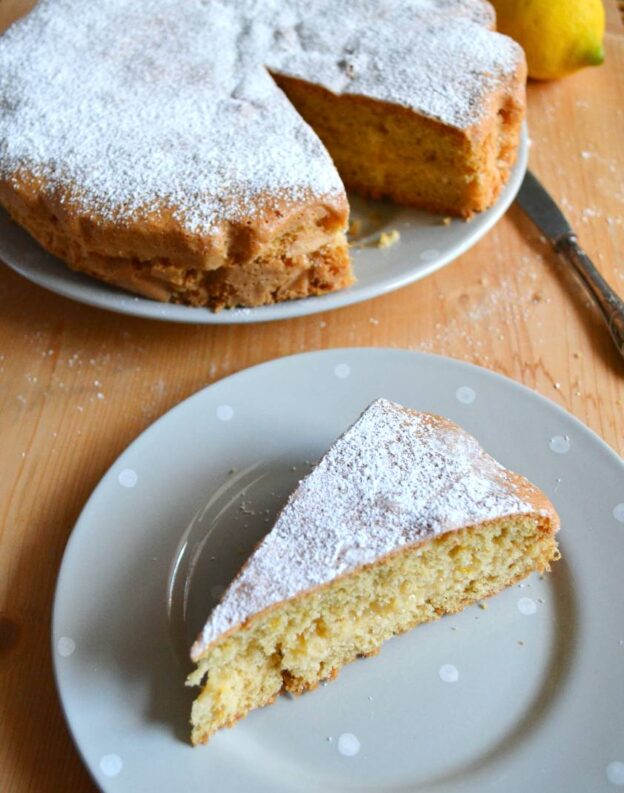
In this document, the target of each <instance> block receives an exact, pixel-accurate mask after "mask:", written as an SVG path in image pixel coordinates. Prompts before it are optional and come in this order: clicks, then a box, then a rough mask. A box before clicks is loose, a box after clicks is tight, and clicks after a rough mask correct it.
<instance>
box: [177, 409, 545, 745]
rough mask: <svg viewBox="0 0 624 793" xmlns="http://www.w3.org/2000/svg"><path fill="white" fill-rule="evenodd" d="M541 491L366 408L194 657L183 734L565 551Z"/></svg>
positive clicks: (304, 487) (456, 438)
mask: <svg viewBox="0 0 624 793" xmlns="http://www.w3.org/2000/svg"><path fill="white" fill-rule="evenodd" d="M558 527H559V520H558V517H557V514H556V513H555V510H554V508H553V506H552V504H551V503H550V502H549V500H548V499H547V497H546V496H545V495H544V494H543V493H542V492H541V491H540V490H538V489H537V488H536V487H535V486H534V485H532V484H531V483H530V482H528V481H527V480H526V479H524V478H523V477H522V476H519V475H518V474H514V473H512V472H510V471H508V470H506V469H505V468H503V467H502V466H501V465H500V464H499V463H497V462H496V461H495V460H494V459H493V458H492V457H490V456H489V455H488V454H487V453H486V452H485V451H484V450H483V449H482V448H481V447H480V445H479V444H478V442H477V441H476V440H475V439H474V438H473V437H472V436H471V435H468V434H467V433H466V432H465V431H464V430H462V429H461V428H460V427H458V426H457V425H456V424H453V423H452V422H450V421H447V420H446V419H444V418H441V417H439V416H434V415H430V414H427V413H418V412H416V411H414V410H410V409H409V408H405V407H401V406H400V405H397V404H395V403H393V402H389V401H387V400H383V399H380V400H378V401H376V402H374V403H373V404H372V405H371V406H370V407H369V408H368V409H367V410H366V411H365V412H364V413H363V414H362V416H361V417H360V418H359V419H358V421H357V422H356V423H355V424H354V425H353V426H352V427H351V428H350V429H349V430H347V432H346V433H345V434H344V435H343V436H342V437H341V438H339V439H338V440H337V441H336V443H335V444H334V445H333V446H332V448H331V449H330V450H329V451H328V452H327V454H325V456H324V457H323V458H322V460H321V461H320V463H319V464H318V465H317V467H316V468H315V469H314V470H313V471H312V473H311V474H310V475H309V476H308V477H306V478H305V479H304V480H302V481H301V482H300V484H299V486H298V488H297V489H296V490H295V492H294V493H293V494H292V495H291V496H290V498H289V500H288V503H287V504H286V506H285V507H284V509H283V510H282V512H281V514H280V515H279V517H278V519H277V521H276V523H275V525H274V527H273V529H272V530H271V531H270V532H269V534H267V536H266V537H265V538H264V540H263V541H262V542H261V543H260V544H259V545H258V547H257V548H256V550H255V551H254V553H253V554H252V556H251V557H250V558H249V560H248V561H247V563H246V564H245V565H244V567H243V568H242V570H241V571H240V573H239V574H238V575H237V577H236V578H235V579H234V581H233V582H232V583H231V585H230V586H229V588H228V589H227V590H226V591H225V593H224V595H223V598H222V600H221V602H220V603H219V604H218V605H217V607H216V608H215V609H214V611H213V612H212V614H211V615H210V618H209V619H208V622H207V623H206V625H205V627H204V629H203V631H202V633H201V635H200V636H199V637H198V639H197V641H196V642H195V644H194V645H193V648H192V650H191V657H192V659H193V661H194V662H195V663H196V664H197V668H196V670H195V671H194V672H193V673H192V674H191V675H190V676H189V678H188V681H187V682H188V684H189V685H202V691H201V693H200V694H199V696H198V697H197V699H196V701H195V703H194V704H193V711H192V719H191V720H192V725H193V732H192V740H193V743H195V744H198V743H205V742H206V741H207V740H208V738H209V737H210V736H211V735H212V734H213V733H214V732H215V731H216V730H218V729H220V728H221V727H225V726H231V725H232V724H234V722H235V721H237V720H238V719H241V718H243V717H244V716H245V715H246V714H247V713H248V712H249V711H250V710H251V709H253V708H257V707H260V706H262V705H266V704H268V703H270V702H272V701H273V700H274V699H275V697H276V696H277V695H278V694H279V693H280V692H281V691H291V692H295V693H300V692H303V691H305V690H306V689H311V688H314V687H316V686H317V685H318V683H319V682H320V681H321V680H324V679H328V678H333V677H335V676H336V674H337V672H338V670H339V669H340V668H341V667H342V666H344V665H345V664H347V663H349V662H350V661H353V660H354V659H355V658H357V657H358V656H363V655H372V654H374V653H376V652H378V650H379V648H380V647H381V645H382V643H383V642H384V641H385V640H386V639H389V638H390V637H391V636H393V635H395V634H399V633H403V632H404V631H407V630H409V629H410V628H412V627H414V626H415V625H417V624H418V623H421V622H427V621H429V620H433V619H437V618H438V617H440V616H442V615H443V614H448V613H452V612H455V611H459V610H460V609H462V608H464V607H465V606H467V605H468V604H470V603H474V602H475V601H477V600H481V599H482V598H485V597H488V596H490V595H493V594H495V593H496V592H499V591H500V590H501V589H503V588H505V587H507V586H509V585H511V584H513V583H514V582H515V581H519V580H520V579H522V578H524V577H526V576H527V575H529V574H530V573H532V572H534V571H536V570H538V571H540V572H542V571H545V570H548V569H549V563H550V562H551V561H552V560H554V559H557V558H559V551H558V549H557V543H556V541H555V536H554V535H555V532H556V531H557V530H558Z"/></svg>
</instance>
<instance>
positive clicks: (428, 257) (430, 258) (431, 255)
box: [420, 248, 440, 262]
mask: <svg viewBox="0 0 624 793" xmlns="http://www.w3.org/2000/svg"><path fill="white" fill-rule="evenodd" d="M439 256H440V251H436V250H435V248H429V249H428V250H426V251H422V253H421V254H420V258H421V260H422V261H423V262H434V261H435V260H436V259H438V258H439Z"/></svg>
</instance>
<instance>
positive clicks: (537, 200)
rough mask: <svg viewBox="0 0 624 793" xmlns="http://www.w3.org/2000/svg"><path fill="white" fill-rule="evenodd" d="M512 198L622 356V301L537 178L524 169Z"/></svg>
mask: <svg viewBox="0 0 624 793" xmlns="http://www.w3.org/2000/svg"><path fill="white" fill-rule="evenodd" d="M516 201H517V203H518V204H519V205H520V207H521V208H522V209H523V210H524V212H525V213H526V214H527V215H528V216H529V218H530V219H531V220H532V221H533V223H534V224H535V225H536V226H537V228H538V229H539V230H540V231H541V232H542V234H543V235H544V236H545V237H546V239H547V240H548V241H549V242H550V244H551V245H552V247H553V250H554V251H555V253H557V254H558V255H559V258H560V259H562V260H563V261H565V262H566V263H567V264H570V265H572V267H573V269H574V270H575V271H576V273H577V274H578V275H579V277H580V279H581V282H582V283H583V285H584V286H585V288H586V290H587V292H588V294H589V295H590V297H591V298H592V300H593V302H594V303H595V305H596V306H597V308H598V309H599V311H600V313H601V314H602V317H603V318H604V320H605V322H606V324H607V327H608V329H609V333H610V334H611V337H612V338H613V341H614V342H615V346H616V347H617V348H618V352H619V353H620V355H621V356H622V357H624V301H622V300H621V299H620V298H619V297H618V295H617V294H616V293H615V292H614V291H613V289H611V287H610V286H609V284H608V283H607V282H606V281H605V279H604V278H603V277H602V276H601V275H600V273H599V272H598V270H597V269H596V268H595V266H594V265H593V263H592V261H591V259H590V258H589V256H588V255H587V254H586V253H585V251H584V250H583V249H582V248H581V246H580V245H579V244H578V240H577V239H576V234H575V233H574V230H573V229H572V226H570V224H569V223H568V221H567V220H566V218H565V216H564V214H563V212H562V211H561V210H560V209H559V207H558V206H557V204H555V202H554V201H553V199H552V198H551V197H550V195H549V194H548V192H547V191H546V189H545V188H544V187H543V186H542V184H541V183H540V182H539V180H538V179H537V178H536V177H535V176H534V175H533V174H532V173H531V171H527V172H526V174H525V177H524V181H523V182H522V186H521V187H520V192H519V193H518V195H517V196H516Z"/></svg>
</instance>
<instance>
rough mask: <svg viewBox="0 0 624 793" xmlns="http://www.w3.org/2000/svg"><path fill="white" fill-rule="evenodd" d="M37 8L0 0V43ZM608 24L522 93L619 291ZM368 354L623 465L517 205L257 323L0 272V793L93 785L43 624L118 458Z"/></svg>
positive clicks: (615, 37) (602, 399) (550, 274)
mask: <svg viewBox="0 0 624 793" xmlns="http://www.w3.org/2000/svg"><path fill="white" fill-rule="evenodd" d="M31 4H32V3H31V2H28V0H26V1H25V0H0V29H1V28H2V27H4V26H5V25H6V24H8V23H9V22H10V21H11V20H12V19H14V18H16V17H17V16H19V15H20V14H21V13H23V12H24V10H25V9H26V8H27V6H29V5H31ZM608 17H609V25H608V27H609V32H608V35H607V39H606V47H607V62H606V65H605V66H603V67H602V68H600V69H591V70H587V71H585V72H581V73H579V74H577V75H575V76H573V77H571V78H568V79H566V80H564V81H561V82H557V83H552V84H543V85H542V84H533V85H530V87H529V124H530V134H531V138H532V144H533V145H532V148H531V167H532V168H533V169H534V171H535V172H536V173H537V174H538V175H539V176H540V177H541V178H542V180H543V181H544V183H545V184H546V185H547V187H548V188H549V189H550V190H551V191H552V194H553V196H554V197H555V198H556V199H557V200H558V201H559V202H560V203H561V205H562V207H563V208H564V209H565V211H566V213H567V214H568V216H569V218H570V220H571V221H572V222H573V224H574V226H575V227H576V229H577V230H578V233H579V236H580V239H581V242H582V244H583V245H584V246H585V248H586V249H587V251H588V252H589V254H590V255H591V256H592V257H593V259H594V261H595V262H596V264H597V265H598V266H599V267H600V268H601V269H602V271H603V273H604V274H605V275H606V276H607V278H608V279H609V280H610V281H611V283H612V284H613V285H614V286H615V287H616V288H617V289H618V290H619V292H620V293H624V37H623V36H622V29H621V27H620V24H619V21H618V16H617V11H616V7H615V3H613V4H611V5H609V7H608ZM363 345H373V346H389V347H404V348H408V349H412V350H426V351H430V352H436V353H441V354H444V355H449V356H452V357H454V358H462V359H464V360H468V361H472V362H474V363H477V364H481V365H482V366H486V367H488V368H490V369H494V370H496V371H499V372H502V373H503V374H506V375H508V376H510V377H512V378H514V379H516V380H519V381H520V382H523V383H525V384H526V385H528V386H530V387H531V388H534V389H536V390H537V391H539V392H540V393H542V394H544V395H546V396H547V397H549V398H550V399H553V400H555V401H556V402H558V403H559V404H560V405H562V406H563V407H564V408H566V409H567V410H569V411H570V412H572V413H574V414H575V415H576V416H578V418H580V419H581V420H582V421H584V422H585V423H586V424H587V425H589V426H590V427H591V428H592V429H593V430H595V431H596V432H597V433H598V434H599V435H600V436H602V438H604V439H605V440H606V441H607V443H609V444H610V445H611V446H612V447H613V448H614V449H616V450H617V451H618V452H619V453H620V454H621V453H622V452H624V361H622V360H621V359H620V358H619V357H618V355H617V354H616V352H615V350H614V347H613V344H612V342H611V340H610V338H609V337H608V335H607V333H606V331H605V329H604V328H603V325H602V323H601V322H600V320H599V319H598V317H597V315H596V313H595V312H594V311H593V310H592V309H591V308H590V307H588V304H587V300H586V299H585V296H584V295H583V293H582V292H581V291H580V289H579V287H578V286H577V285H576V284H575V282H574V281H573V280H572V279H571V278H570V277H569V276H568V275H567V274H566V272H565V271H564V270H562V268H561V266H560V265H559V264H558V262H557V260H556V258H555V257H554V256H553V255H552V254H551V253H550V251H549V250H548V248H547V246H546V245H545V244H544V242H543V241H542V240H540V237H539V235H538V234H537V233H536V230H535V229H534V228H533V227H532V226H531V224H530V223H529V222H528V221H527V220H526V219H525V218H524V217H523V215H522V213H521V212H520V211H519V210H518V209H517V208H515V207H512V209H511V210H510V211H509V213H508V214H507V216H506V217H505V218H503V220H502V221H501V222H500V223H499V224H498V225H497V226H496V228H495V229H494V230H493V231H492V232H490V234H489V235H488V236H487V237H486V238H485V239H484V240H482V241H481V242H480V243H479V244H478V245H477V246H476V247H475V248H473V249H472V250H471V251H470V252H469V253H467V254H465V255H464V256H462V257H461V258H460V259H459V260H457V261H456V262H455V263H454V264H452V265H451V266H450V267H447V268H445V269H444V270H442V271H440V272H438V273H436V274H435V275H432V276H430V277H429V278H426V279H425V280H423V281H420V282H418V283H416V284H414V285H412V286H410V287H407V288H405V289H402V290H401V291H399V292H396V293H394V294H390V295H387V296H385V297H381V298H378V299H376V300H372V301H370V302H368V303H363V304H360V305H356V306H352V307H350V308H344V309H342V310H340V311H335V312H332V313H328V314H325V315H317V316H312V317H306V318H302V319H296V320H290V321H286V322H279V323H267V324H264V325H250V326H231V327H224V326H220V327H206V326H197V327H189V326H182V325H171V324H165V323H160V322H154V321H148V320H141V319H134V318H129V317H123V316H117V315H114V314H109V313H106V312H104V311H99V310H96V309H92V308H88V307H87V306H82V305H78V304H77V303H72V302H70V301H69V300H66V299H64V298H61V297H57V296H55V295H53V294H50V293H49V292H46V291H44V290H43V289H40V288H38V287H36V286H33V285H32V284H30V283H28V282H27V281H26V280H24V279H23V278H20V277H19V276H18V275H16V274H14V273H13V272H12V271H11V270H9V269H8V268H7V267H0V439H1V444H2V447H1V448H2V451H1V456H0V789H1V790H2V791H3V793H5V792H6V793H26V791H33V792H35V793H59V791H63V792H65V791H72V793H73V792H74V791H93V790H94V789H95V788H94V785H93V783H92V782H91V780H90V778H89V776H88V774H87V772H86V771H85V770H84V768H83V766H82V764H81V762H80V760H79V758H78V755H77V753H76V751H75V749H74V747H73V746H72V742H71V739H70V737H69V734H68V731H67V728H66V726H65V723H64V721H63V717H62V714H61V709H60V706H59V703H58V699H57V695H56V691H55V687H54V681H53V677H52V668H51V663H50V647H49V644H50V612H51V605H52V598H53V593H54V584H55V580H56V576H57V572H58V568H59V564H60V561H61V557H62V555H63V550H64V547H65V543H66V541H67V538H68V536H69V534H70V532H71V530H72V526H73V525H74V522H75V520H76V518H77V517H78V514H79V512H80V510H81V508H82V506H83V504H84V503H85V501H86V499H87V498H88V496H89V494H90V493H91V491H92V489H93V488H94V487H95V485H96V484H97V482H98V480H99V479H100V477H101V476H102V475H103V474H104V472H105V471H106V470H107V468H108V467H109V466H110V465H111V463H112V462H113V461H114V459H115V458H116V456H117V455H118V454H119V453H120V452H121V451H122V450H123V449H124V448H125V447H126V446H127V445H128V444H129V443H130V441H132V440H133V439H134V438H135V437H136V436H137V435H138V434H139V433H140V432H141V431H142V430H143V429H145V428H146V427H147V426H148V425H149V424H150V423H151V422H153V421H154V419H156V418H157V417H158V416H161V415H162V414H163V413H164V412H165V411H167V410H169V408H171V407H172V406H173V405H175V404H176V403H177V402H179V401H180V400H181V399H184V398H185V397H186V396H188V395H189V394H192V393H193V392H194V391H197V390H198V389H200V388H202V387H203V386H205V385H207V384H209V383H212V382H214V381H215V380H217V379H219V378H221V377H224V376H226V375H229V374H231V373H232V372H236V371H238V370H239V369H243V368H245V367H247V366H250V365H252V364H256V363H259V362H261V361H266V360H269V359H270V358H274V357H276V356H282V355H289V354H291V353H297V352H300V351H302V350H316V349H325V348H330V347H340V346H363ZM623 487H624V483H623ZM172 684H173V683H172Z"/></svg>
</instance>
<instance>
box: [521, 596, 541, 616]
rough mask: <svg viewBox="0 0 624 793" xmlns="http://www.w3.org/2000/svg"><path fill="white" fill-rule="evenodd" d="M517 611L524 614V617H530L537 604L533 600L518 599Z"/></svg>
mask: <svg viewBox="0 0 624 793" xmlns="http://www.w3.org/2000/svg"><path fill="white" fill-rule="evenodd" d="M518 611H519V612H520V614H524V616H525V617H530V616H531V614H535V612H536V611H537V603H536V602H535V601H534V600H533V598H520V600H519V601H518Z"/></svg>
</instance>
